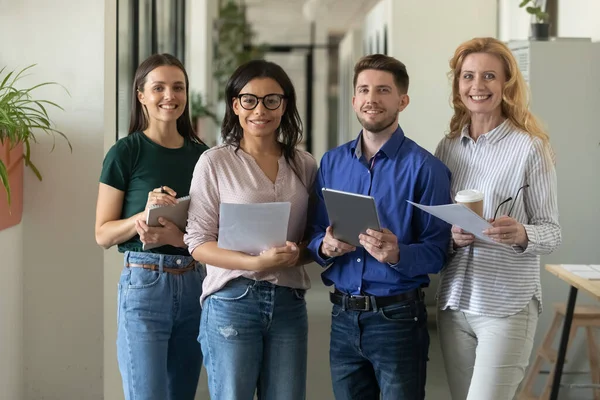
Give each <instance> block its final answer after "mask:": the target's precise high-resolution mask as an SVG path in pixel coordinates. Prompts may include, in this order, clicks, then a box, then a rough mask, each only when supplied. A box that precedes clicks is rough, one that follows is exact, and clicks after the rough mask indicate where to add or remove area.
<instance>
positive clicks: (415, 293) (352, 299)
mask: <svg viewBox="0 0 600 400" xmlns="http://www.w3.org/2000/svg"><path fill="white" fill-rule="evenodd" d="M422 299H423V291H422V290H421V288H417V289H413V290H411V291H408V292H404V293H400V294H396V295H393V296H353V295H348V294H346V293H343V292H340V291H339V290H337V289H335V292H333V293H331V292H330V293H329V300H331V302H332V303H333V304H337V305H338V306H340V307H344V305H345V306H346V307H345V308H346V310H353V311H372V310H373V306H374V305H375V304H376V305H377V308H381V307H386V306H390V305H392V304H396V303H401V302H403V301H407V300H422ZM373 303H375V304H373Z"/></svg>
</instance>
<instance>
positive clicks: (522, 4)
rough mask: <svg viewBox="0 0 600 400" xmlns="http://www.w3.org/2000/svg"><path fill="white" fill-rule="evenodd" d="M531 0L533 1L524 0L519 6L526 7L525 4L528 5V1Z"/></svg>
mask: <svg viewBox="0 0 600 400" xmlns="http://www.w3.org/2000/svg"><path fill="white" fill-rule="evenodd" d="M530 1H531V0H523V1H522V2H521V4H519V8H523V7H525V6H526V5H527V3H529V2H530Z"/></svg>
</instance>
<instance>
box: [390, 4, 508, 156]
mask: <svg viewBox="0 0 600 400" xmlns="http://www.w3.org/2000/svg"><path fill="white" fill-rule="evenodd" d="M386 1H387V2H388V12H387V13H385V14H386V15H387V18H388V21H389V22H388V26H389V38H390V39H389V43H390V55H391V56H394V57H396V58H398V59H399V60H400V61H402V62H403V63H405V64H406V68H407V70H408V75H409V77H410V88H409V89H408V94H409V96H410V99H411V103H410V104H409V106H408V107H407V108H406V109H405V110H404V111H403V112H402V113H401V114H400V125H401V126H402V128H403V129H404V131H405V133H406V135H407V136H408V137H410V138H411V139H413V140H415V141H416V142H417V143H418V144H420V145H421V146H423V147H424V148H426V149H427V150H429V151H431V152H433V151H434V150H435V147H436V145H437V143H438V142H439V141H440V140H441V138H442V136H443V134H444V133H446V132H447V131H448V123H449V121H450V117H451V115H452V110H451V108H450V84H449V81H448V79H447V75H446V74H447V72H448V71H449V69H450V67H449V66H448V61H449V60H450V58H451V57H452V55H453V54H454V50H455V49H456V47H458V45H459V44H460V43H462V42H463V41H465V40H469V39H471V38H473V37H476V36H496V16H497V14H496V1H495V0H460V1H436V2H435V13H434V12H431V8H429V7H423V3H422V2H420V1H404V2H397V1H391V0H386ZM452 16H456V17H452ZM425 21H427V22H426V23H425ZM467 22H468V23H467ZM432 27H435V29H433V28H432Z"/></svg>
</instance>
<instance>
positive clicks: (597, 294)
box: [546, 264, 600, 400]
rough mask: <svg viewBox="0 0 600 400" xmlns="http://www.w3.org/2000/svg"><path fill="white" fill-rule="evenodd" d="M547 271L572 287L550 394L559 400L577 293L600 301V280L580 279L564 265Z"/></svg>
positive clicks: (551, 266)
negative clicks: (583, 293) (580, 292)
mask: <svg viewBox="0 0 600 400" xmlns="http://www.w3.org/2000/svg"><path fill="white" fill-rule="evenodd" d="M546 270H547V271H548V272H550V273H551V274H553V275H556V276H557V277H559V278H560V279H562V280H563V281H565V282H566V283H568V284H569V285H570V286H571V290H570V291H569V300H568V302H567V312H566V313H565V322H564V326H563V331H562V335H561V337H560V346H559V348H558V358H557V359H556V367H555V372H554V380H553V381H552V391H551V392H550V400H557V399H558V390H559V389H560V379H561V377H562V372H563V366H564V363H565V355H566V353H567V344H568V343H569V332H570V331H571V323H572V322H573V310H574V309H575V302H576V300H577V292H578V291H579V290H583V291H584V292H586V293H587V294H589V295H590V296H592V297H594V298H595V299H596V300H598V301H600V280H589V279H584V278H580V277H579V276H577V275H575V274H574V273H572V272H569V271H567V270H566V269H564V268H563V267H562V265H556V264H547V265H546Z"/></svg>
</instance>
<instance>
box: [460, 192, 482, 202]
mask: <svg viewBox="0 0 600 400" xmlns="http://www.w3.org/2000/svg"><path fill="white" fill-rule="evenodd" d="M454 200H455V201H456V202H457V203H474V202H476V201H481V200H483V192H480V191H479V190H475V189H467V190H461V191H460V192H458V193H456V197H455V198H454Z"/></svg>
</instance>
